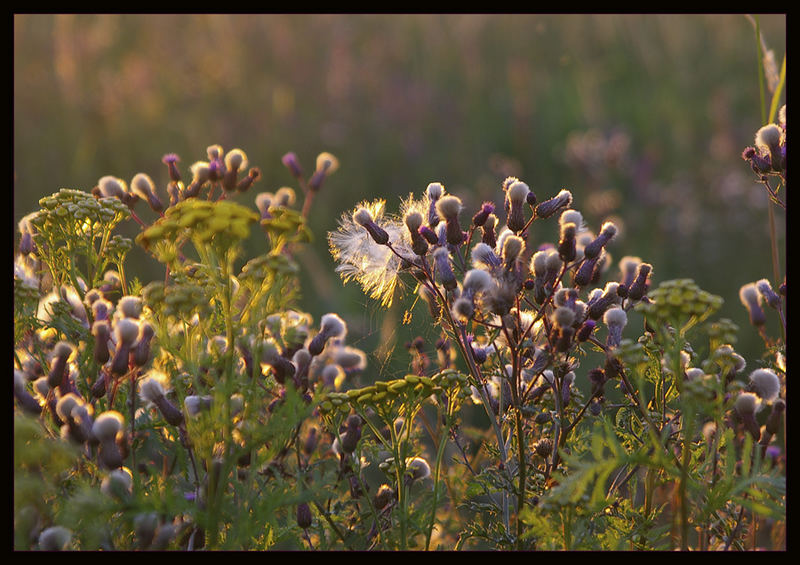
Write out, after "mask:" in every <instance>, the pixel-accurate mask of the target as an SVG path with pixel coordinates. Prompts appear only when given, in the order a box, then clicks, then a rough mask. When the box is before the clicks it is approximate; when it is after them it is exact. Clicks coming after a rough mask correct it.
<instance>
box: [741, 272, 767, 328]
mask: <svg viewBox="0 0 800 565" xmlns="http://www.w3.org/2000/svg"><path fill="white" fill-rule="evenodd" d="M739 300H741V301H742V305H744V307H745V308H747V312H748V314H750V323H751V324H753V325H754V326H763V325H764V323H765V322H766V321H767V319H766V316H765V315H764V309H763V308H762V307H761V294H760V293H759V292H758V289H757V288H756V285H755V284H754V283H748V284H746V285H744V286H742V287H741V288H740V289H739Z"/></svg>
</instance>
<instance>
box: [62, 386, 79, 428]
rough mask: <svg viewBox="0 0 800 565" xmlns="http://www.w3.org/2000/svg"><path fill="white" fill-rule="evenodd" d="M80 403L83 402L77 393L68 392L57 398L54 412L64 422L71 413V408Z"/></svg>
mask: <svg viewBox="0 0 800 565" xmlns="http://www.w3.org/2000/svg"><path fill="white" fill-rule="evenodd" d="M80 404H83V400H81V399H80V397H79V396H78V395H77V394H75V393H73V392H68V393H67V394H65V395H64V396H62V397H61V398H59V399H58V402H57V403H56V414H58V417H59V418H61V420H62V421H64V422H66V421H67V419H69V417H70V416H71V414H72V409H73V408H75V407H76V406H78V405H80Z"/></svg>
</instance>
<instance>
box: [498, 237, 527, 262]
mask: <svg viewBox="0 0 800 565" xmlns="http://www.w3.org/2000/svg"><path fill="white" fill-rule="evenodd" d="M523 249H525V242H524V241H523V240H522V238H521V237H519V236H516V235H509V236H508V237H506V238H505V240H504V241H503V259H504V260H505V262H506V264H509V263H513V262H514V261H516V260H517V257H519V256H520V253H522V250H523Z"/></svg>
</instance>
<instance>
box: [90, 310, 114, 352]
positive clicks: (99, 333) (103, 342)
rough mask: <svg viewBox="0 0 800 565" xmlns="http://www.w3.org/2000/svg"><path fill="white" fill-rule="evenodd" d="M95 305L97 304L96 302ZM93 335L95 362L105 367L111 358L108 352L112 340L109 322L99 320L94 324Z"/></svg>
mask: <svg viewBox="0 0 800 565" xmlns="http://www.w3.org/2000/svg"><path fill="white" fill-rule="evenodd" d="M95 304H97V303H96V302H95ZM92 335H94V360H95V361H96V362H97V364H98V365H105V364H106V363H107V362H108V360H109V359H110V358H111V353H110V352H109V350H108V340H109V339H110V338H111V326H110V325H109V324H108V321H107V320H103V319H101V320H97V321H96V322H95V323H94V324H92Z"/></svg>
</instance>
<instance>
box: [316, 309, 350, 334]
mask: <svg viewBox="0 0 800 565" xmlns="http://www.w3.org/2000/svg"><path fill="white" fill-rule="evenodd" d="M320 331H322V332H325V335H327V336H329V337H344V336H345V334H346V333H347V324H346V323H345V321H344V320H342V319H341V318H340V317H339V316H338V315H337V314H334V313H329V314H325V315H324V316H322V318H321V319H320Z"/></svg>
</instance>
